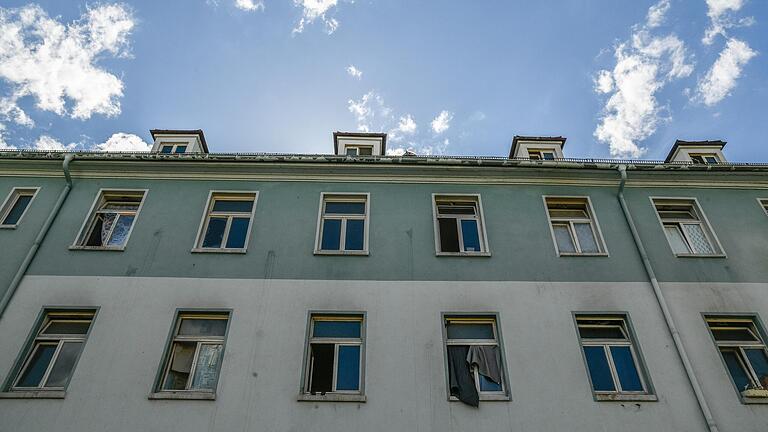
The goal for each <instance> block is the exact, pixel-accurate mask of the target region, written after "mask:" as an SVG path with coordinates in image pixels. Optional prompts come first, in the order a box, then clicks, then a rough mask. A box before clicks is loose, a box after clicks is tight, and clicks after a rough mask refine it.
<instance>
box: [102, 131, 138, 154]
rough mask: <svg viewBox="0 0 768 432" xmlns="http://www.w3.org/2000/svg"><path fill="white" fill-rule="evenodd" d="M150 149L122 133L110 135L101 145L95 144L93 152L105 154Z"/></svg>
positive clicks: (136, 138)
mask: <svg viewBox="0 0 768 432" xmlns="http://www.w3.org/2000/svg"><path fill="white" fill-rule="evenodd" d="M151 149H152V146H151V145H150V144H147V143H145V142H144V140H143V139H141V138H140V137H138V136H136V135H134V134H127V133H123V132H118V133H116V134H112V136H111V137H109V139H108V140H107V141H105V142H103V143H101V144H96V146H95V147H94V148H93V150H96V151H105V152H141V151H149V150H151Z"/></svg>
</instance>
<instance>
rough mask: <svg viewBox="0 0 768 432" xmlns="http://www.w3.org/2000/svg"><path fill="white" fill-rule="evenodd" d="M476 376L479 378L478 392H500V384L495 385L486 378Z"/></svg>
mask: <svg viewBox="0 0 768 432" xmlns="http://www.w3.org/2000/svg"><path fill="white" fill-rule="evenodd" d="M478 375H479V376H480V391H489V392H500V391H501V384H496V383H495V382H493V381H491V380H490V379H488V378H486V377H485V376H484V375H480V374H478Z"/></svg>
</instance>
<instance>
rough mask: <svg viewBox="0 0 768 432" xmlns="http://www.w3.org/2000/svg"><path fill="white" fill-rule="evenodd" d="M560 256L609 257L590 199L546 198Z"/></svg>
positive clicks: (550, 224)
mask: <svg viewBox="0 0 768 432" xmlns="http://www.w3.org/2000/svg"><path fill="white" fill-rule="evenodd" d="M544 203H545V204H546V207H547V216H548V218H549V226H550V229H551V230H552V238H553V239H554V242H555V248H556V249H557V252H558V254H559V255H561V256H562V255H606V249H605V243H604V242H603V236H602V234H601V232H600V227H599V225H598V224H597V220H596V219H595V217H594V212H593V211H592V204H591V203H590V201H589V198H572V197H544Z"/></svg>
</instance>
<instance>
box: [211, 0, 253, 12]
mask: <svg viewBox="0 0 768 432" xmlns="http://www.w3.org/2000/svg"><path fill="white" fill-rule="evenodd" d="M215 5H217V6H218V3H215ZM235 7H236V8H238V9H240V10H244V11H246V12H254V11H257V10H259V9H261V10H264V2H263V1H254V0H235Z"/></svg>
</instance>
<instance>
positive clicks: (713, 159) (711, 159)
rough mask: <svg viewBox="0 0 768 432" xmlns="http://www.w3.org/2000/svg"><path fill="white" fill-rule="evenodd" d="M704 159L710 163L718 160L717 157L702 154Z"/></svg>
mask: <svg viewBox="0 0 768 432" xmlns="http://www.w3.org/2000/svg"><path fill="white" fill-rule="evenodd" d="M704 160H705V161H707V163H711V164H713V163H717V162H718V160H717V157H715V156H704Z"/></svg>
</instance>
